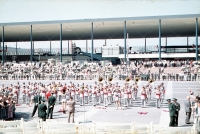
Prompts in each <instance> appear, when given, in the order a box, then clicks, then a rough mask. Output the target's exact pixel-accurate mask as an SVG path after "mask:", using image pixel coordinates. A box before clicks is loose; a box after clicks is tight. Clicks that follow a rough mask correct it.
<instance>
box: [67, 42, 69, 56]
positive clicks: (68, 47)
mask: <svg viewBox="0 0 200 134" xmlns="http://www.w3.org/2000/svg"><path fill="white" fill-rule="evenodd" d="M67 50H68V52H67V53H68V54H69V40H68V48H67Z"/></svg>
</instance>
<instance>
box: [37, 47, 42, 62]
mask: <svg viewBox="0 0 200 134" xmlns="http://www.w3.org/2000/svg"><path fill="white" fill-rule="evenodd" d="M37 52H38V54H39V61H40V55H41V54H42V52H43V50H42V49H41V48H39V49H38V51H37Z"/></svg>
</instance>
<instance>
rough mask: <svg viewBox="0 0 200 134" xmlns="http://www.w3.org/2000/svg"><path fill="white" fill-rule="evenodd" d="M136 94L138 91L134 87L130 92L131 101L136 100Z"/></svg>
mask: <svg viewBox="0 0 200 134" xmlns="http://www.w3.org/2000/svg"><path fill="white" fill-rule="evenodd" d="M137 93H138V89H137V86H135V87H134V88H133V91H132V95H133V100H136V99H137Z"/></svg>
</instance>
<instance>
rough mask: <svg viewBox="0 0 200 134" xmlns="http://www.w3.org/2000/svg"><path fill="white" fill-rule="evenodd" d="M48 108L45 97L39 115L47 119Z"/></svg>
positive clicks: (44, 119) (39, 107) (40, 105)
mask: <svg viewBox="0 0 200 134" xmlns="http://www.w3.org/2000/svg"><path fill="white" fill-rule="evenodd" d="M46 110H47V105H46V104H45V99H43V100H42V104H39V106H38V117H39V118H41V119H42V120H43V121H46V114H47V113H46Z"/></svg>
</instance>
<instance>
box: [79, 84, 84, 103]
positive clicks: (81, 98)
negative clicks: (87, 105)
mask: <svg viewBox="0 0 200 134" xmlns="http://www.w3.org/2000/svg"><path fill="white" fill-rule="evenodd" d="M83 90H84V87H82V89H80V90H79V95H80V106H83V103H84V91H83Z"/></svg>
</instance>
